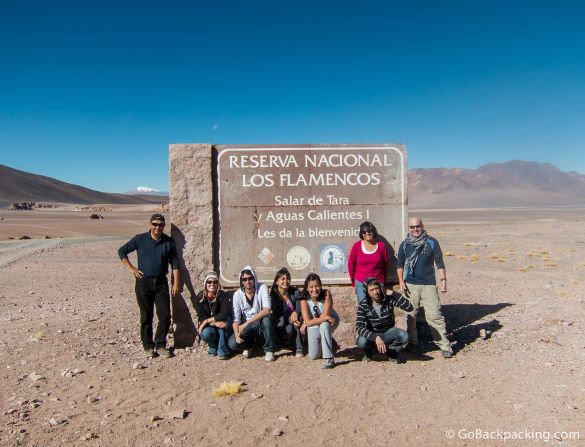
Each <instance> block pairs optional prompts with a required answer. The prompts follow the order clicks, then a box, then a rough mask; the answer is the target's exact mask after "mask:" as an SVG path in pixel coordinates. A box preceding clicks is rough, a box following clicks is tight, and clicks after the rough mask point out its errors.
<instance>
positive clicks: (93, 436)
mask: <svg viewBox="0 0 585 447" xmlns="http://www.w3.org/2000/svg"><path fill="white" fill-rule="evenodd" d="M97 437H98V436H97V435H96V434H95V433H87V434H85V435H83V436H82V437H81V438H79V439H80V440H82V441H89V440H90V439H96V438H97Z"/></svg>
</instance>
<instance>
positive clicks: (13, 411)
mask: <svg viewBox="0 0 585 447" xmlns="http://www.w3.org/2000/svg"><path fill="white" fill-rule="evenodd" d="M12 413H16V408H9V409H8V410H6V411H5V412H4V416H7V415H9V414H12Z"/></svg>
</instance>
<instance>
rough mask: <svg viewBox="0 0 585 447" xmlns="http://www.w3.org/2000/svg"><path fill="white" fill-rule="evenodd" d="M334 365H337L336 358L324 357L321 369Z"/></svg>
mask: <svg viewBox="0 0 585 447" xmlns="http://www.w3.org/2000/svg"><path fill="white" fill-rule="evenodd" d="M334 366H335V360H334V359H333V358H330V359H323V364H322V365H321V369H331V368H333V367H334Z"/></svg>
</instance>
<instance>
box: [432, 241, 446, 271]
mask: <svg viewBox="0 0 585 447" xmlns="http://www.w3.org/2000/svg"><path fill="white" fill-rule="evenodd" d="M434 242H435V247H434V252H433V254H434V257H435V264H436V266H437V268H438V269H444V268H445V262H444V261H443V251H442V250H441V246H440V245H439V241H438V240H436V239H435V241H434Z"/></svg>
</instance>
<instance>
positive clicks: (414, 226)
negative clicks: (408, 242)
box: [408, 225, 422, 230]
mask: <svg viewBox="0 0 585 447" xmlns="http://www.w3.org/2000/svg"><path fill="white" fill-rule="evenodd" d="M408 228H410V229H411V230H416V229H418V228H422V225H409V226H408Z"/></svg>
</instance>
